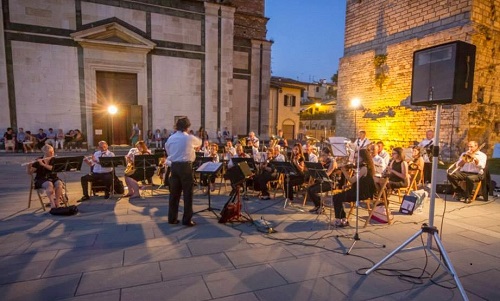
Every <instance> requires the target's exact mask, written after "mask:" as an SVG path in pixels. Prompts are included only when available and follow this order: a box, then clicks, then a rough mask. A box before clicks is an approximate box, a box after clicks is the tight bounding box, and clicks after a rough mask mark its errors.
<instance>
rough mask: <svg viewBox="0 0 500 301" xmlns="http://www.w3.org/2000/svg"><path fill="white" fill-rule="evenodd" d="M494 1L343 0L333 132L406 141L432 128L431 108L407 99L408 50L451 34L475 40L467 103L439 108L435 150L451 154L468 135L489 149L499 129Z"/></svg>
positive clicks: (498, 24) (498, 29) (498, 32)
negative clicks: (438, 147)
mask: <svg viewBox="0 0 500 301" xmlns="http://www.w3.org/2000/svg"><path fill="white" fill-rule="evenodd" d="M498 7H500V1H499V0H473V1H470V0H456V1H427V0H400V1H378V0H348V1H347V14H346V30H345V46H344V47H345V48H344V57H343V58H342V59H341V61H340V65H339V88H338V91H339V92H338V105H337V109H338V111H337V123H336V129H337V135H339V136H345V137H351V138H352V137H354V135H355V128H356V125H355V124H354V115H355V112H354V110H353V108H351V107H350V105H349V104H350V101H351V99H353V98H355V97H358V98H359V99H360V100H361V104H362V108H360V109H358V111H357V117H358V118H357V129H365V130H366V131H367V136H368V138H370V139H371V140H377V139H382V140H384V141H387V142H388V144H389V145H390V146H404V147H406V146H409V145H412V144H413V143H414V141H420V140H422V139H423V138H424V136H425V131H426V130H427V129H433V128H434V127H435V110H434V108H425V107H415V106H411V105H410V92H411V76H412V60H413V52H414V51H416V50H419V49H423V48H427V47H431V46H434V45H439V44H443V43H446V42H451V41H455V40H461V41H465V42H468V43H471V44H474V45H476V46H477V52H476V66H475V76H474V90H473V95H474V96H473V99H472V103H471V104H468V105H447V106H444V107H443V114H442V122H441V127H440V135H441V141H442V144H443V146H444V147H443V149H442V150H443V151H442V154H443V156H444V157H445V158H449V157H453V158H456V157H457V156H458V154H459V153H460V152H461V151H463V150H464V148H465V145H466V143H467V141H468V140H477V141H479V144H481V143H483V142H485V143H486V146H485V147H484V149H483V150H484V151H486V152H487V153H488V154H489V155H491V153H492V150H493V146H494V143H495V142H498V141H499V140H500V139H499V138H500V137H499V134H500V131H499V128H500V126H499V121H498V116H499V96H500V86H499V85H498V84H497V82H498V80H499V75H500V70H499V68H498V66H499V60H500V56H499V55H498V52H499V49H500V48H499V47H500V18H499V17H500V16H499V11H498Z"/></svg>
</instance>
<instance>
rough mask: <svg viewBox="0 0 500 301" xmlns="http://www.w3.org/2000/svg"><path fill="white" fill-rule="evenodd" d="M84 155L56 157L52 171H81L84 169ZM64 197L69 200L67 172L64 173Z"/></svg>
mask: <svg viewBox="0 0 500 301" xmlns="http://www.w3.org/2000/svg"><path fill="white" fill-rule="evenodd" d="M83 158H84V156H76V157H54V161H53V162H52V172H56V173H59V172H62V173H65V172H68V171H80V170H81V169H82V163H83ZM64 198H65V199H66V200H68V189H67V187H66V174H64Z"/></svg>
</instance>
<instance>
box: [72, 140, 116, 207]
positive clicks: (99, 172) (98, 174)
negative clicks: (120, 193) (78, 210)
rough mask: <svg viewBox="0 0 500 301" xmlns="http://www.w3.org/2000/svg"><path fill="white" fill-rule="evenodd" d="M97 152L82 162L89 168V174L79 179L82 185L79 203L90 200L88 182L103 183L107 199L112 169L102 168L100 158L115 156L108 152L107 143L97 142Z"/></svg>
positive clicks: (111, 183)
mask: <svg viewBox="0 0 500 301" xmlns="http://www.w3.org/2000/svg"><path fill="white" fill-rule="evenodd" d="M98 147H99V150H98V151H96V152H95V153H94V154H93V155H92V157H90V158H85V159H84V161H83V162H85V163H86V164H87V165H89V166H90V171H91V172H90V173H89V174H87V175H84V176H83V177H81V178H80V182H81V184H82V191H83V196H82V198H81V199H80V202H82V201H86V200H88V199H90V197H89V182H95V181H99V182H102V183H104V186H105V187H106V190H105V191H104V198H105V199H109V195H110V192H111V189H113V188H112V187H111V186H113V168H112V167H102V166H101V164H99V158H100V157H114V156H115V154H114V153H113V152H111V151H109V150H108V143H107V142H106V141H99V144H98Z"/></svg>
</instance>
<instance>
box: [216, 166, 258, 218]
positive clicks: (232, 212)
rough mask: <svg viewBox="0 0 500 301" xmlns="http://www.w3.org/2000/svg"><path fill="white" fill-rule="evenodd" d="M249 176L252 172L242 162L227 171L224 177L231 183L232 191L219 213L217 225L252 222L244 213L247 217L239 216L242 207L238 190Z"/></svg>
mask: <svg viewBox="0 0 500 301" xmlns="http://www.w3.org/2000/svg"><path fill="white" fill-rule="evenodd" d="M233 163H234V162H233ZM251 175H252V171H251V170H250V168H249V167H248V164H247V163H246V162H245V161H242V162H240V163H238V164H237V165H234V166H233V167H231V168H229V169H228V170H227V172H226V174H225V175H224V177H225V178H227V179H229V181H231V187H232V190H231V193H230V194H229V200H228V201H227V202H226V204H225V205H224V208H223V209H222V210H221V212H220V215H221V217H220V219H219V223H226V222H246V221H253V220H252V218H251V217H250V215H249V214H248V213H246V214H247V216H244V215H242V214H241V208H242V206H243V205H242V202H241V199H240V189H241V188H242V187H244V183H245V181H246V179H247V178H248V177H250V176H251ZM245 212H246V209H245Z"/></svg>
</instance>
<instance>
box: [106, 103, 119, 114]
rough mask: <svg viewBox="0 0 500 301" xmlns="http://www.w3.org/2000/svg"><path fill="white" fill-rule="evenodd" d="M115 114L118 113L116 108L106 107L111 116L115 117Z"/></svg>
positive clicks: (112, 106)
mask: <svg viewBox="0 0 500 301" xmlns="http://www.w3.org/2000/svg"><path fill="white" fill-rule="evenodd" d="M116 112H118V108H117V107H116V106H114V105H110V106H109V107H108V113H109V114H111V115H115V114H116Z"/></svg>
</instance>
